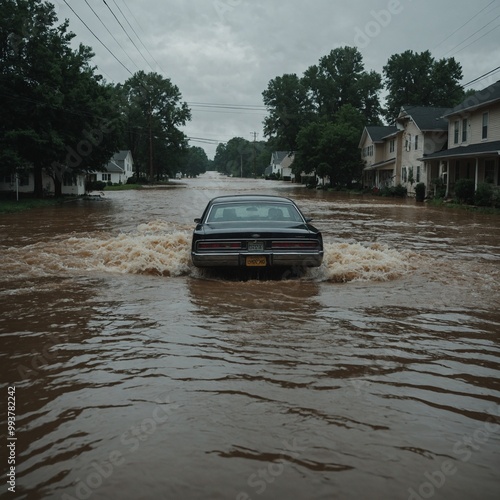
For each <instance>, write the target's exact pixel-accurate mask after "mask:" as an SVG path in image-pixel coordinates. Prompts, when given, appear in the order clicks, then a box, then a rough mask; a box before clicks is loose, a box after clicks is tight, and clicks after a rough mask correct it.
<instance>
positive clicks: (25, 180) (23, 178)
mask: <svg viewBox="0 0 500 500" xmlns="http://www.w3.org/2000/svg"><path fill="white" fill-rule="evenodd" d="M18 175H19V185H20V186H29V185H30V176H29V175H28V174H26V173H21V174H18Z"/></svg>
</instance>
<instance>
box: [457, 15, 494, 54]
mask: <svg viewBox="0 0 500 500" xmlns="http://www.w3.org/2000/svg"><path fill="white" fill-rule="evenodd" d="M499 17H500V15H498V16H497V17H495V19H493V21H495V20H496V19H498V18H499ZM493 21H490V22H489V23H488V24H491V23H492V22H493ZM488 24H486V25H485V26H483V27H482V28H481V29H480V30H478V31H476V33H478V32H479V31H481V30H482V29H484V28H485V27H486V26H488ZM498 27H499V25H497V26H494V27H493V28H491V29H490V30H489V31H487V32H486V33H485V34H484V35H481V36H480V37H479V38H476V39H475V40H473V41H472V42H471V43H469V44H467V45H466V46H465V47H462V48H461V49H459V50H457V51H456V52H453V54H452V56H453V55H455V54H458V53H459V52H462V50H464V49H466V48H467V47H470V46H471V45H473V44H474V43H476V42H478V41H479V40H481V38H484V37H485V36H486V35H488V34H489V33H491V32H492V31H494V30H496V29H497V28H498ZM476 33H473V34H472V35H471V36H470V37H468V38H466V39H465V40H464V42H465V41H467V40H469V38H471V37H472V36H474V35H475V34H476ZM464 42H461V43H459V44H458V45H457V47H458V46H460V45H462V43H464ZM452 50H453V49H452ZM447 53H448V52H447Z"/></svg>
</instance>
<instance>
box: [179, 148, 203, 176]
mask: <svg viewBox="0 0 500 500" xmlns="http://www.w3.org/2000/svg"><path fill="white" fill-rule="evenodd" d="M209 164H210V162H209V160H208V156H207V153H206V152H205V150H204V149H203V148H200V147H198V146H190V147H189V148H188V149H187V151H186V154H185V155H184V157H183V159H182V162H181V167H180V169H179V171H180V172H181V173H182V174H184V175H187V176H189V177H196V176H197V175H200V174H203V173H204V172H206V171H207V170H208V168H209Z"/></svg>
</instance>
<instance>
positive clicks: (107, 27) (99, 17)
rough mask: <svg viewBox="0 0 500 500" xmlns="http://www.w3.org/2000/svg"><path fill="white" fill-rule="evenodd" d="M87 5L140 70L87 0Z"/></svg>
mask: <svg viewBox="0 0 500 500" xmlns="http://www.w3.org/2000/svg"><path fill="white" fill-rule="evenodd" d="M85 3H86V4H87V5H88V7H89V9H90V10H91V11H92V12H93V13H94V15H95V17H97V19H99V21H100V22H101V24H102V25H103V26H104V28H105V29H106V31H107V32H108V33H109V34H110V35H111V36H112V37H113V40H114V41H115V42H116V43H117V45H118V47H120V49H122V51H123V53H124V54H125V55H126V56H127V57H128V58H129V60H130V62H131V63H132V64H133V65H134V66H135V67H136V68H137V69H139V66H137V64H136V63H135V62H134V60H133V59H132V58H131V57H130V56H129V55H128V53H127V52H126V51H125V49H124V48H123V47H122V46H121V45H120V42H119V41H118V40H117V39H116V37H115V36H114V35H113V33H112V32H111V31H110V30H109V28H108V27H107V26H106V24H105V23H104V21H103V20H102V19H101V18H100V17H99V15H98V14H97V12H96V11H95V10H94V9H93V8H92V6H91V5H90V4H89V2H88V0H85Z"/></svg>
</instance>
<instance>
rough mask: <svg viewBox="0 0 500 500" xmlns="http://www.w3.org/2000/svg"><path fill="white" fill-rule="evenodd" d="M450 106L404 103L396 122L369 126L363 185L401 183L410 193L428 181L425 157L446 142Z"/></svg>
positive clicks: (365, 133) (364, 143) (363, 143)
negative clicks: (419, 183)
mask: <svg viewBox="0 0 500 500" xmlns="http://www.w3.org/2000/svg"><path fill="white" fill-rule="evenodd" d="M445 111H447V109H446V108H436V107H429V106H402V107H401V110H400V112H399V115H398V117H397V119H396V121H395V123H394V125H392V126H380V127H365V129H364V131H363V134H362V136H361V140H360V143H359V148H360V149H361V157H362V159H363V161H364V162H365V167H364V170H363V187H365V188H378V189H381V188H384V187H386V186H389V187H390V186H397V185H399V184H401V185H402V186H404V187H406V188H407V190H408V193H409V194H412V193H413V191H414V187H415V184H417V183H418V182H426V181H427V177H428V174H429V172H427V170H426V167H425V165H424V163H423V162H422V160H421V157H422V156H423V155H424V154H430V153H434V152H435V151H439V150H441V149H442V148H443V147H445V146H446V139H447V130H448V123H447V121H446V120H445V119H443V118H442V115H443V113H444V112H445Z"/></svg>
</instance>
